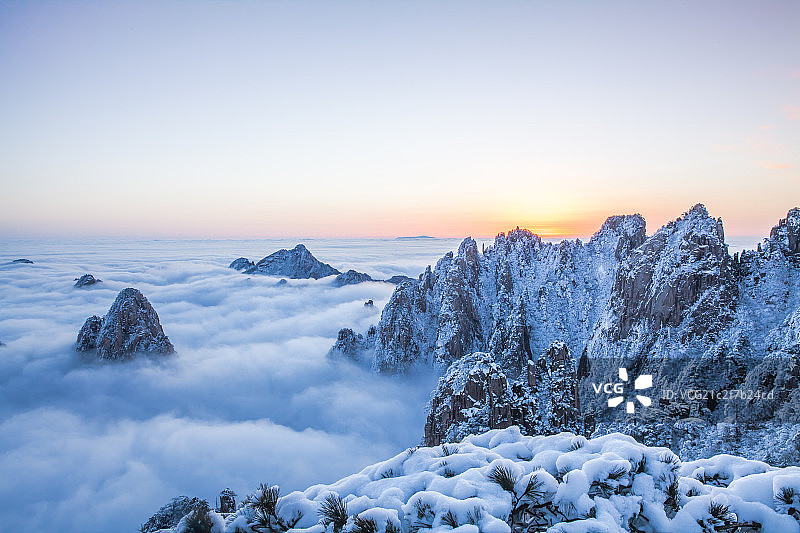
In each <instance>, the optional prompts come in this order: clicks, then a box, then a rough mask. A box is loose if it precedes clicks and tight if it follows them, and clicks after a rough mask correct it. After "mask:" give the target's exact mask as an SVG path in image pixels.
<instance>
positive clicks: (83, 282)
mask: <svg viewBox="0 0 800 533" xmlns="http://www.w3.org/2000/svg"><path fill="white" fill-rule="evenodd" d="M73 281H75V286H76V287H89V286H91V285H94V284H95V283H102V282H103V280H102V279H97V278H96V277H94V276H92V275H91V274H84V275H83V276H81V277H79V278H75V279H74V280H73Z"/></svg>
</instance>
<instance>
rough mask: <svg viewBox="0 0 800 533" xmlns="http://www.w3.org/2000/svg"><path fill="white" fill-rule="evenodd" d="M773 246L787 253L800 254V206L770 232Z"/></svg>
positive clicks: (792, 210)
mask: <svg viewBox="0 0 800 533" xmlns="http://www.w3.org/2000/svg"><path fill="white" fill-rule="evenodd" d="M769 242H770V245H771V247H772V248H776V249H779V250H781V251H782V252H783V253H784V254H786V255H794V256H797V255H800V208H798V207H795V208H793V209H791V210H789V212H788V213H787V214H786V218H782V219H781V220H780V221H779V222H778V224H777V225H776V226H775V227H773V228H772V231H770V233H769Z"/></svg>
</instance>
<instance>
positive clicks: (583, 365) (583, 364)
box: [577, 348, 592, 379]
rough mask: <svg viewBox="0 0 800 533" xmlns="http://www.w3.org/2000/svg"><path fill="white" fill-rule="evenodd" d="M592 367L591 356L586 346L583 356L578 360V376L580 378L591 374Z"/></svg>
mask: <svg viewBox="0 0 800 533" xmlns="http://www.w3.org/2000/svg"><path fill="white" fill-rule="evenodd" d="M591 369H592V365H591V363H589V356H588V354H587V353H586V349H585V348H584V350H583V353H582V354H581V358H580V359H579V360H578V372H577V377H578V379H583V378H585V377H586V376H588V375H589V371H590V370H591Z"/></svg>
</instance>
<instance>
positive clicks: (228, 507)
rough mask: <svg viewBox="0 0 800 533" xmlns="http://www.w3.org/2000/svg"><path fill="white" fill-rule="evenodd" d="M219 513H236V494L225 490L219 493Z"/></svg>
mask: <svg viewBox="0 0 800 533" xmlns="http://www.w3.org/2000/svg"><path fill="white" fill-rule="evenodd" d="M217 512H220V513H235V512H236V493H235V492H233V491H232V490H231V489H225V490H223V491H222V492H220V493H219V505H218V506H217Z"/></svg>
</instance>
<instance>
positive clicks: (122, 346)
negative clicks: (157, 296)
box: [76, 288, 175, 359]
mask: <svg viewBox="0 0 800 533" xmlns="http://www.w3.org/2000/svg"><path fill="white" fill-rule="evenodd" d="M95 348H96V349H97V356H98V357H99V358H101V359H129V358H131V357H133V356H134V355H135V354H136V353H137V352H144V353H157V354H169V353H172V352H174V351H175V349H174V347H173V346H172V343H171V342H170V341H169V338H168V337H167V336H166V335H165V334H164V330H163V329H162V327H161V322H159V320H158V313H156V310H155V309H153V306H152V305H150V302H149V301H147V298H145V296H144V295H143V294H142V293H141V292H139V291H138V290H137V289H133V288H127V289H123V290H122V291H120V293H119V294H118V295H117V298H116V300H114V303H113V304H112V305H111V308H110V309H109V310H108V313H106V315H105V316H104V317H103V318H100V317H98V316H92V317H90V318H88V319H87V320H86V322H85V323H84V324H83V327H81V330H80V332H79V333H78V340H77V343H76V350H78V351H80V352H83V351H88V350H92V349H95Z"/></svg>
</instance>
